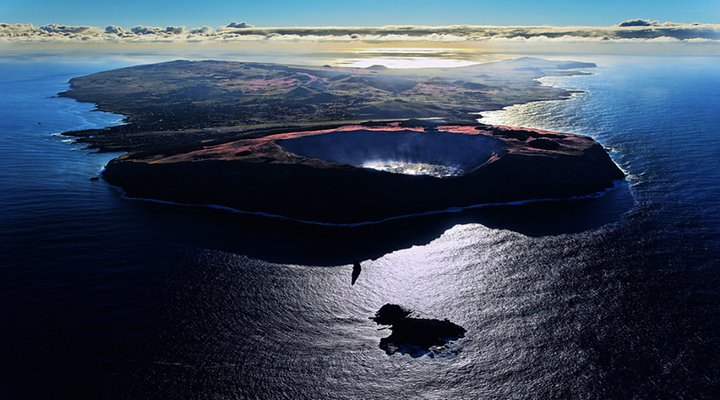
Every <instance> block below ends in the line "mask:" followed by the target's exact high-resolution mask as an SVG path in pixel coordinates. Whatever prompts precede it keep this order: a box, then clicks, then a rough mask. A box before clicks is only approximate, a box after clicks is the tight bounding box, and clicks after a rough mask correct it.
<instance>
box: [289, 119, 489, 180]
mask: <svg viewBox="0 0 720 400" xmlns="http://www.w3.org/2000/svg"><path fill="white" fill-rule="evenodd" d="M278 143H279V144H280V145H281V146H283V147H284V148H285V149H286V150H288V151H290V152H293V153H295V154H299V155H302V156H305V157H311V158H317V159H321V160H326V161H331V162H335V163H339V164H347V165H352V166H356V167H361V168H370V169H375V170H379V171H385V172H390V173H396V174H406V175H429V176H434V177H452V176H460V175H463V174H464V173H466V172H469V171H471V170H472V169H474V168H476V167H478V166H480V165H482V164H483V163H485V162H486V161H487V160H488V159H489V158H490V157H491V156H492V155H493V154H494V153H496V152H498V151H499V150H500V144H499V142H498V141H497V140H496V139H493V138H490V137H487V136H483V135H468V134H463V133H450V132H416V131H411V130H400V131H390V130H388V131H374V130H356V131H339V132H331V133H326V134H319V135H308V136H303V137H298V138H292V139H284V140H280V141H278Z"/></svg>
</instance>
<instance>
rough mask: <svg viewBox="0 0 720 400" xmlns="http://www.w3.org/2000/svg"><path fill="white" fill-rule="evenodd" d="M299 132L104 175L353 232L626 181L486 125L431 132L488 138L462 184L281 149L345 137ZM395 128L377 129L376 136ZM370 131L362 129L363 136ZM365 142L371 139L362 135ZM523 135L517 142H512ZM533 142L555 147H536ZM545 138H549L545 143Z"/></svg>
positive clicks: (581, 155) (577, 142)
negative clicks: (300, 141) (490, 145)
mask: <svg viewBox="0 0 720 400" xmlns="http://www.w3.org/2000/svg"><path fill="white" fill-rule="evenodd" d="M360 128H363V129H366V130H367V129H368V128H367V127H360V126H355V127H353V126H351V127H341V128H338V129H336V130H329V131H323V132H322V133H318V132H317V131H304V132H303V131H301V132H295V133H292V134H279V135H276V136H269V137H264V138H260V139H247V140H240V141H236V142H229V143H225V144H221V145H217V146H211V147H208V148H205V149H202V150H197V151H194V152H189V153H184V154H179V155H173V156H170V157H157V156H155V157H149V158H138V157H135V156H124V157H120V158H118V159H116V160H113V161H111V162H110V163H109V164H108V166H107V168H106V169H105V172H104V173H103V177H104V178H105V179H106V180H107V181H108V182H109V183H111V184H113V185H117V186H120V187H122V188H123V190H124V191H125V192H126V194H127V195H128V196H129V197H136V198H152V199H158V200H165V201H173V202H178V203H186V204H205V205H209V204H213V205H222V206H226V207H231V208H234V209H238V210H242V211H248V212H258V213H267V214H274V215H279V216H285V217H291V218H295V219H300V220H307V221H313V222H321V223H334V224H353V223H362V222H371V221H381V220H384V219H388V218H394V217H399V216H406V215H411V214H418V213H426V212H432V211H441V210H446V209H448V208H456V207H470V206H475V205H480V204H488V203H507V202H517V201H529V200H537V199H564V198H570V197H574V196H582V195H589V194H592V193H595V192H598V191H601V190H603V189H607V188H609V187H611V186H612V184H613V181H614V180H616V179H621V178H622V177H623V173H622V171H620V169H619V168H618V167H617V166H616V165H615V164H614V163H613V161H612V160H611V159H610V157H609V156H608V155H607V153H606V152H605V150H604V149H603V148H602V146H600V145H599V144H598V143H596V142H595V141H593V140H592V139H591V138H588V137H585V136H579V135H568V134H556V133H552V132H545V131H528V130H514V129H510V128H497V127H489V126H484V125H463V126H447V127H444V126H440V127H437V128H435V129H437V131H433V132H431V133H418V134H419V135H442V134H443V133H439V132H445V133H454V134H461V135H475V136H483V137H487V138H492V139H493V140H496V141H497V143H498V145H499V146H498V148H497V150H496V152H494V153H493V154H492V155H491V156H490V157H489V159H488V160H487V161H485V162H484V163H482V164H481V165H478V166H476V167H474V168H472V169H470V170H468V171H466V172H464V173H463V174H461V175H459V176H449V177H442V178H439V177H434V176H428V175H409V174H402V173H392V172H386V171H378V170H374V169H370V168H362V167H358V166H353V165H348V164H342V163H338V162H330V161H325V160H321V159H317V158H308V157H304V156H302V155H298V154H294V153H290V152H288V151H287V150H285V149H284V148H282V146H280V145H278V144H277V143H278V141H280V140H287V138H288V137H302V136H306V135H329V134H332V133H333V132H338V131H342V130H343V129H345V130H352V129H360ZM396 129H401V128H399V127H397V126H391V125H388V126H374V127H373V130H374V132H375V134H377V133H382V132H390V131H392V130H396ZM364 132H368V131H364ZM366 134H371V133H366ZM518 134H521V135H525V136H527V139H526V140H519V139H517V138H515V137H514V136H518ZM532 135H535V136H540V135H542V138H543V140H546V141H548V142H552V143H555V144H557V148H555V149H552V150H550V149H539V148H536V147H533V146H532V144H533V141H534V140H539V139H538V138H535V139H533V138H532ZM548 138H552V139H548Z"/></svg>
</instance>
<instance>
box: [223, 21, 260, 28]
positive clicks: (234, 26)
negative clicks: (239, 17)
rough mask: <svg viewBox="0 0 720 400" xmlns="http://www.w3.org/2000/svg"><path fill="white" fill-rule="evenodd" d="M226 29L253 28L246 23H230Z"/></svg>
mask: <svg viewBox="0 0 720 400" xmlns="http://www.w3.org/2000/svg"><path fill="white" fill-rule="evenodd" d="M227 28H254V26H253V25H251V24H248V23H247V22H231V23H229V24H228V25H227Z"/></svg>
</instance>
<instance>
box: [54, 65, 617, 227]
mask: <svg viewBox="0 0 720 400" xmlns="http://www.w3.org/2000/svg"><path fill="white" fill-rule="evenodd" d="M592 66H593V65H589V64H582V63H568V62H552V61H545V60H536V59H519V60H508V61H504V62H497V63H488V64H480V65H478V66H471V67H464V68H453V69H444V70H434V69H422V70H419V71H409V70H391V69H382V68H366V69H357V68H355V69H353V68H330V67H323V68H309V67H290V66H280V65H274V64H254V63H234V62H215V61H205V62H187V61H179V62H172V63H164V64H156V65H149V66H139V67H131V68H124V69H120V70H115V71H108V72H103V73H99V74H94V75H90V76H87V77H82V78H76V79H73V80H72V81H71V90H69V91H67V92H64V93H62V94H61V95H63V96H68V97H72V98H75V99H78V100H80V101H91V102H94V103H96V104H97V105H98V108H99V109H101V110H104V111H112V112H116V113H121V114H123V115H125V116H126V117H127V122H128V123H127V124H125V125H121V126H116V127H111V128H106V129H100V130H89V131H79V132H69V133H68V135H72V136H76V137H79V140H80V141H83V142H86V143H88V144H89V146H90V147H94V148H98V149H100V150H102V151H112V150H123V151H127V153H126V154H124V155H122V156H120V157H118V158H116V159H115V160H112V161H111V162H110V163H109V164H108V165H107V167H106V169H105V170H104V172H103V178H104V179H105V180H106V181H107V182H109V183H110V184H113V185H116V186H119V187H121V188H122V189H123V190H124V192H125V193H126V195H127V196H128V197H131V198H143V199H153V200H161V201H169V202H175V203H181V204H192V205H213V206H222V207H227V208H231V209H235V210H239V211H242V212H252V213H259V214H265V215H271V216H280V217H288V218H292V219H297V220H302V221H306V222H313V223H323V224H341V225H352V224H364V223H372V222H381V221H385V220H388V219H393V218H398V217H407V216H412V215H418V214H425V213H429V212H442V211H446V210H457V209H462V208H466V207H474V206H477V205H483V204H497V203H509V202H523V201H533V200H543V199H566V198H571V197H575V196H584V195H590V194H593V193H596V192H599V191H602V190H604V189H607V188H609V187H611V186H612V185H613V181H615V180H617V179H621V178H623V176H624V175H623V173H622V171H620V169H619V168H618V167H617V166H616V165H615V164H614V163H613V161H612V160H611V159H610V157H609V156H608V154H607V153H606V152H605V150H604V148H603V147H602V146H601V145H599V144H598V143H596V142H595V141H594V140H593V139H591V138H589V137H586V136H581V135H572V134H564V133H557V132H549V131H541V130H535V129H524V128H511V127H504V126H490V125H485V124H479V123H477V122H476V121H475V119H476V118H477V116H476V115H475V114H474V113H477V112H478V111H482V110H490V109H497V108H501V107H503V106H506V105H510V104H515V103H519V102H526V101H535V100H549V99H561V98H566V97H568V96H569V95H570V94H571V93H570V92H567V91H564V90H562V89H558V88H552V87H548V86H543V85H540V84H539V83H538V82H537V81H536V79H537V78H538V77H541V76H547V75H553V74H555V75H559V74H564V75H567V74H574V73H580V72H577V71H574V70H573V69H574V68H589V67H592Z"/></svg>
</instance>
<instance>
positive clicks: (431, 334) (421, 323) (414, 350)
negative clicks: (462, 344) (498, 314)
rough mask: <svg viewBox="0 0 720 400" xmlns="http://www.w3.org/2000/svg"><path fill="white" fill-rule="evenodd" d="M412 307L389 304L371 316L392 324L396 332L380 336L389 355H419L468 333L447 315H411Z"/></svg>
mask: <svg viewBox="0 0 720 400" xmlns="http://www.w3.org/2000/svg"><path fill="white" fill-rule="evenodd" d="M412 314H413V312H412V311H410V310H407V309H405V308H403V307H402V306H400V305H397V304H390V303H388V304H385V305H383V306H382V307H380V309H379V310H378V311H377V312H376V313H375V316H374V317H372V318H371V319H372V320H373V321H375V323H376V324H378V325H388V326H390V330H391V331H392V334H391V335H390V336H388V337H385V338H382V339H380V348H381V349H383V350H385V353H386V354H387V355H393V354H395V353H400V354H408V355H410V356H411V357H414V358H417V357H421V356H423V355H426V354H429V355H432V354H433V351H434V350H442V349H443V348H444V347H445V346H446V345H447V344H448V343H450V342H451V341H454V340H457V339H460V338H463V337H465V333H466V331H465V328H463V327H461V326H460V325H457V324H454V323H452V322H450V321H448V320H447V319H443V320H438V319H429V318H414V317H411V315H412Z"/></svg>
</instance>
